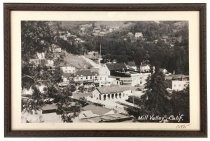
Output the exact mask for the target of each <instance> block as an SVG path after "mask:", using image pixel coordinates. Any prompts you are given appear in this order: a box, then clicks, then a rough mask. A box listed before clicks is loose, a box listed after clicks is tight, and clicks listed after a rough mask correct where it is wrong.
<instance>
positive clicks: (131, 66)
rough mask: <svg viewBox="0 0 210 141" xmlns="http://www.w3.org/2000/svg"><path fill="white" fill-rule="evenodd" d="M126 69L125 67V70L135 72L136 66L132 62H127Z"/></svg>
mask: <svg viewBox="0 0 210 141" xmlns="http://www.w3.org/2000/svg"><path fill="white" fill-rule="evenodd" d="M126 67H127V70H130V71H137V67H136V64H135V62H134V61H129V62H128V63H127V64H126Z"/></svg>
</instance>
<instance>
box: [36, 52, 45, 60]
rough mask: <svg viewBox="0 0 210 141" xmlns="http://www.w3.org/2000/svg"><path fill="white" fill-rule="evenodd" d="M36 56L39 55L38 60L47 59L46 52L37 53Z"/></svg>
mask: <svg viewBox="0 0 210 141" xmlns="http://www.w3.org/2000/svg"><path fill="white" fill-rule="evenodd" d="M36 55H37V59H45V53H44V52H42V53H38V52H37V53H36Z"/></svg>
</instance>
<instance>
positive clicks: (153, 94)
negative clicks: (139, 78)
mask: <svg viewBox="0 0 210 141" xmlns="http://www.w3.org/2000/svg"><path fill="white" fill-rule="evenodd" d="M145 88H146V89H147V90H146V92H145V97H144V100H145V111H146V112H147V113H148V114H155V115H167V114H169V113H171V105H170V101H169V99H168V92H167V90H166V86H165V82H164V75H163V73H162V72H159V71H156V72H155V73H154V74H152V76H151V77H149V78H148V81H147V83H146V87H145Z"/></svg>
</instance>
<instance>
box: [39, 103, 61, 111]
mask: <svg viewBox="0 0 210 141" xmlns="http://www.w3.org/2000/svg"><path fill="white" fill-rule="evenodd" d="M57 108H58V107H57V105H56V104H55V103H53V104H46V105H44V106H43V107H42V110H43V111H45V110H55V109H57Z"/></svg>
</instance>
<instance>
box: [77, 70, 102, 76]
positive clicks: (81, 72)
mask: <svg viewBox="0 0 210 141" xmlns="http://www.w3.org/2000/svg"><path fill="white" fill-rule="evenodd" d="M98 74H99V73H98V72H97V71H95V70H91V69H85V70H79V71H77V72H76V75H79V76H81V75H82V76H95V75H98Z"/></svg>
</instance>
